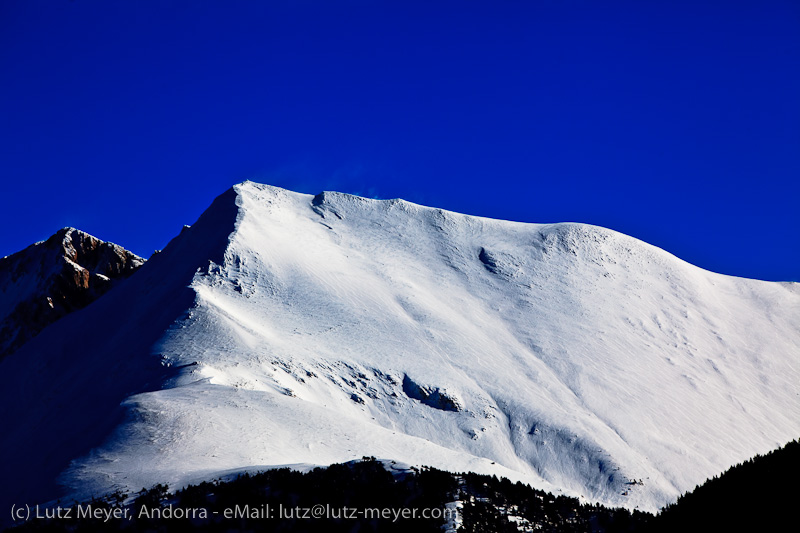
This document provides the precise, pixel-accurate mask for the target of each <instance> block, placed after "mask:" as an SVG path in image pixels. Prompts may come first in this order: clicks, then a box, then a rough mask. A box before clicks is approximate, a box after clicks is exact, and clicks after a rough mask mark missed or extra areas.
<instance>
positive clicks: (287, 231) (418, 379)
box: [0, 182, 800, 511]
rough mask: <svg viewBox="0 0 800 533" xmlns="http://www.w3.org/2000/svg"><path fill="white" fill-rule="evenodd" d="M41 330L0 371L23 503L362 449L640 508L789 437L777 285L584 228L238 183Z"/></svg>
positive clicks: (787, 297) (789, 398) (352, 454)
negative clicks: (97, 294)
mask: <svg viewBox="0 0 800 533" xmlns="http://www.w3.org/2000/svg"><path fill="white" fill-rule="evenodd" d="M62 322H63V323H60V324H56V325H55V326H53V329H52V330H48V331H47V332H46V333H47V334H46V335H41V336H40V337H41V338H37V339H35V341H34V342H32V343H31V345H30V346H27V347H26V348H24V349H23V351H25V354H23V355H24V357H25V359H23V358H22V356H21V357H16V355H18V354H15V356H12V357H10V358H9V359H8V360H6V361H3V362H2V363H0V371H2V372H3V374H2V375H4V376H11V375H13V376H17V377H18V378H19V379H21V380H24V381H25V383H27V384H30V388H26V387H21V386H15V385H12V386H10V387H7V388H4V389H3V390H0V402H1V403H0V415H1V416H2V417H3V418H2V419H0V420H4V421H9V420H14V421H15V422H14V424H12V426H13V431H11V432H10V434H9V436H7V437H5V436H0V450H2V452H3V453H6V454H12V456H28V457H30V456H31V455H28V454H29V452H28V450H33V451H32V452H31V453H35V454H38V455H41V456H42V457H49V458H51V459H48V461H46V462H45V463H46V464H44V465H43V466H42V467H40V468H38V469H34V471H33V472H31V471H28V470H26V469H24V468H22V467H20V470H19V471H18V472H16V473H15V474H14V475H17V477H18V478H20V479H24V478H26V477H27V478H29V479H27V480H26V481H25V484H26V486H25V487H24V488H25V491H26V494H29V495H30V497H31V498H34V499H39V500H41V501H44V500H46V499H50V498H53V497H58V496H59V495H65V494H67V495H71V496H80V495H87V494H92V493H99V492H109V491H111V490H115V489H117V488H119V489H123V490H126V491H128V492H129V491H130V490H139V489H141V488H142V487H146V486H152V485H154V484H155V483H169V484H170V485H171V486H180V485H182V484H185V483H187V482H188V480H197V479H200V478H205V477H208V478H212V477H214V475H215V473H220V472H225V471H232V470H240V469H249V468H252V467H254V465H264V464H270V465H284V464H320V465H323V464H331V463H337V462H347V461H350V460H354V459H358V458H360V457H362V456H378V457H384V458H387V459H391V460H396V461H398V462H403V463H407V464H410V465H429V466H433V467H436V468H441V469H445V470H449V471H454V472H462V471H475V472H478V473H486V474H497V475H498V476H505V477H508V478H509V479H511V480H513V481H523V482H526V483H530V484H532V485H533V486H535V487H537V488H540V489H543V490H548V491H551V492H554V493H558V492H559V491H561V492H562V493H566V494H569V495H577V496H581V497H582V498H583V499H585V500H586V501H589V502H600V503H602V504H604V505H610V506H624V507H627V508H631V509H633V508H637V507H638V508H639V509H642V510H649V511H653V510H657V509H658V508H660V507H661V506H663V505H665V504H666V503H669V502H671V501H674V500H675V499H676V498H677V496H678V495H679V494H680V493H681V492H683V491H685V490H687V489H691V488H693V487H694V486H695V485H696V484H698V483H700V482H702V481H704V480H705V479H706V478H707V477H711V476H713V475H716V474H718V473H720V472H722V471H723V470H725V469H726V468H727V467H729V466H731V465H732V464H735V463H737V462H740V461H742V460H744V459H747V458H748V457H751V456H752V455H754V454H756V453H764V452H766V451H768V450H770V449H773V448H775V447H777V446H779V445H782V444H783V443H785V442H788V441H789V440H791V439H792V438H795V437H796V435H797V434H798V433H799V432H800V399H798V398H800V396H798V392H800V391H798V385H797V384H798V383H800V370H799V368H800V365H799V364H798V362H800V361H798V359H800V350H798V346H800V332H799V331H798V328H797V326H796V324H798V323H800V291H798V287H797V284H795V283H772V282H763V281H757V280H747V279H743V278H734V277H729V276H723V275H720V274H714V273H711V272H708V271H704V270H702V269H699V268H697V267H694V266H692V265H690V264H688V263H686V262H684V261H681V260H679V259H677V258H675V257H674V256H672V255H671V254H669V253H667V252H665V251H663V250H660V249H658V248H656V247H654V246H651V245H648V244H645V243H642V242H641V241H638V240H636V239H634V238H631V237H628V236H625V235H622V234H619V233H616V232H613V231H611V230H607V229H604V228H599V227H596V226H588V225H582V224H573V223H570V224H546V225H538V224H523V223H517V222H507V221H499V220H492V219H486V218H479V217H471V216H468V215H461V214H457V213H452V212H448V211H443V210H440V209H435V208H429V207H422V206H417V205H415V204H411V203H409V202H405V201H402V200H382V201H379V200H369V199H364V198H358V197H355V196H350V195H345V194H341V193H330V192H325V193H321V194H319V195H316V196H312V195H306V194H298V193H293V192H290V191H286V190H283V189H279V188H276V187H270V186H266V185H259V184H256V183H252V182H245V183H242V184H240V185H237V186H235V187H234V188H233V189H231V190H230V191H228V192H226V193H224V194H223V195H221V196H220V197H219V198H218V199H217V200H215V202H214V203H213V204H212V206H211V207H210V208H209V209H208V210H207V211H206V212H205V213H204V214H203V215H202V216H201V218H200V219H199V220H198V221H197V223H196V224H194V225H193V226H191V227H190V228H187V229H185V230H184V231H183V232H182V233H181V235H179V236H178V237H176V238H175V239H174V240H173V241H172V242H171V243H170V244H169V246H167V247H166V248H165V249H164V251H163V252H162V253H160V254H158V255H157V256H155V257H154V258H153V259H152V260H151V261H149V262H148V263H147V264H146V265H145V266H144V267H142V269H141V271H140V272H138V273H137V274H136V275H135V276H134V277H132V278H131V279H130V280H129V281H128V282H127V283H126V284H125V286H124V287H120V289H119V290H118V291H117V290H115V291H114V292H112V293H109V294H108V295H107V296H106V297H104V298H103V300H101V301H98V302H96V303H95V304H93V305H92V306H90V307H88V308H86V309H85V310H83V311H80V312H78V313H75V314H74V315H72V316H70V317H67V318H66V319H64V320H63V321H62ZM87 329H89V330H91V331H92V332H93V335H92V336H91V337H90V338H88V339H87V338H86V336H85V335H81V334H80V332H81V331H86V330H87ZM76 346H78V347H79V349H76V348H75V347H76ZM42 390H47V391H51V392H50V393H49V394H47V395H45V396H43V397H42V396H41V394H39V392H36V393H34V392H30V391H42ZM12 405H14V406H16V407H13V408H11V407H10V406H12ZM87 416H88V417H90V418H91V419H92V420H94V423H89V422H86V421H82V419H83V418H84V417H87ZM65 417H66V418H67V419H70V418H71V419H73V420H77V421H74V422H72V423H71V424H68V423H65V422H59V421H60V420H64V419H65ZM43 419H44V420H46V421H47V423H46V424H41V423H40V422H38V421H41V420H43ZM98 420H99V421H102V423H99V424H98V423H97V421H98ZM65 444H66V445H65ZM23 472H25V475H22V474H23ZM15 479H16V478H15ZM56 479H57V480H58V483H59V484H60V486H56V485H55V484H54V483H53V481H54V480H56ZM631 480H637V483H631ZM638 480H642V482H641V484H640V483H638ZM47 483H50V485H49V486H46V485H47ZM6 499H7V498H0V500H3V501H5V500H6Z"/></svg>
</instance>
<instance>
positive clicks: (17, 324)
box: [0, 227, 144, 359]
mask: <svg viewBox="0 0 800 533" xmlns="http://www.w3.org/2000/svg"><path fill="white" fill-rule="evenodd" d="M143 264H144V259H143V258H141V257H139V256H138V255H136V254H134V253H132V252H129V251H128V250H125V249H124V248H122V247H121V246H119V245H116V244H114V243H111V242H104V241H101V240H100V239H98V238H96V237H93V236H92V235H89V234H88V233H86V232H83V231H81V230H78V229H76V228H73V227H65V228H62V229H60V230H58V231H57V232H56V233H55V234H53V235H52V236H50V237H49V238H48V239H46V240H44V241H40V242H37V243H35V244H32V245H30V246H28V247H27V248H25V249H24V250H21V251H19V252H17V253H14V254H12V255H9V256H6V257H3V258H0V359H2V358H3V357H5V356H7V355H9V354H10V353H12V352H13V351H15V350H16V349H18V348H19V347H20V346H22V345H23V344H25V343H26V342H27V341H28V340H30V339H31V338H33V337H34V336H36V335H37V334H38V333H39V332H40V331H41V330H43V329H44V328H45V327H47V326H48V325H49V324H52V323H53V322H55V321H56V320H58V319H60V318H62V317H63V316H65V315H67V314H69V313H71V312H73V311H75V310H77V309H81V308H83V307H85V306H87V305H88V304H90V303H91V302H93V301H94V300H96V299H97V298H99V297H100V296H102V295H103V294H105V293H106V292H107V291H108V290H110V289H111V288H112V287H113V286H115V285H116V284H117V282H119V281H121V280H123V279H125V278H128V277H129V276H130V275H131V274H133V273H134V272H135V271H136V270H137V269H138V268H139V267H140V266H142V265H143Z"/></svg>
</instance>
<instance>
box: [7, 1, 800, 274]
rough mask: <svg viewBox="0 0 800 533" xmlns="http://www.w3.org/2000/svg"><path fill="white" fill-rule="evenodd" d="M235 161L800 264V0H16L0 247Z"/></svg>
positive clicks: (311, 188) (327, 184) (307, 185)
mask: <svg viewBox="0 0 800 533" xmlns="http://www.w3.org/2000/svg"><path fill="white" fill-rule="evenodd" d="M245 179H252V180H254V181H261V182H265V183H271V184H273V185H279V186H283V187H286V188H290V189H294V190H299V191H302V192H309V193H317V192H319V191H321V190H340V191H344V192H352V193H357V194H362V195H365V196H375V197H380V198H393V197H402V198H405V199H407V200H410V201H414V202H417V203H423V204H426V205H432V206H436V207H442V208H446V209H451V210H454V211H460V212H464V213H470V214H476V215H482V216H489V217H495V218H504V219H511V220H520V221H527V222H558V221H577V222H587V223H591V224H597V225H601V226H606V227H609V228H612V229H615V230H618V231H621V232H624V233H627V234H629V235H633V236H635V237H638V238H640V239H643V240H645V241H647V242H650V243H652V244H655V245H657V246H660V247H662V248H664V249H666V250H668V251H670V252H672V253H674V254H675V255H677V256H679V257H681V258H683V259H685V260H687V261H689V262H692V263H694V264H696V265H699V266H701V267H704V268H707V269H710V270H714V271H717V272H722V273H726V274H733V275H739V276H747V277H757V278H761V279H770V280H795V281H800V206H799V204H800V2H797V0H786V1H775V0H759V1H748V2H737V1H732V0H720V1H716V2H706V1H703V0H693V1H686V2H681V1H675V0H671V1H663V2H650V1H641V0H638V1H631V2H614V1H609V2H599V1H592V2H589V1H586V2H580V1H570V0H563V1H559V0H541V1H536V0H531V1H500V2H488V1H481V2H479V1H470V0H462V1H457V2H433V1H425V2H413V1H409V0H406V1H402V2H382V1H379V0H369V1H367V0H364V1H335V2H329V1H309V0H305V1H304V0H296V1H273V2H267V1H263V2H255V1H253V2H245V1H230V0H228V1H224V2H223V1H219V2H199V1H191V2H190V1H185V2H178V1H173V2H168V1H159V2H156V1H153V2H142V1H137V2H134V1H106V0H104V1H88V0H75V1H71V2H70V1H61V0H48V1H36V0H19V1H9V0H0V180H1V183H2V190H1V191H0V227H2V228H3V230H2V233H0V255H5V254H8V253H12V252H14V251H16V250H18V249H21V248H23V247H24V246H26V245H28V244H30V243H31V242H33V241H36V240H40V239H43V238H45V237H47V236H48V235H50V234H52V233H53V232H55V231H56V230H57V229H59V228H60V227H62V226H67V225H71V226H76V227H78V228H81V229H84V230H86V231H88V232H90V233H92V234H94V235H96V236H98V237H100V238H102V239H106V240H112V241H114V242H117V243H119V244H122V245H123V246H126V247H128V248H130V249H132V250H133V251H135V252H137V253H139V254H141V255H144V256H149V255H150V253H152V251H153V250H154V249H156V248H161V247H163V246H164V245H165V244H166V242H167V241H168V240H169V239H170V238H171V237H173V236H174V235H175V234H177V233H178V232H179V230H180V228H181V226H182V225H183V224H191V223H193V222H194V221H195V220H196V218H197V217H198V216H199V214H200V213H201V212H202V211H203V210H204V209H205V208H206V207H207V206H208V204H209V203H210V202H211V200H212V199H213V198H214V197H215V196H217V195H218V194H220V193H221V192H223V191H224V190H225V189H226V188H227V187H229V186H230V185H232V184H234V183H237V182H239V181H243V180H245Z"/></svg>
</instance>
